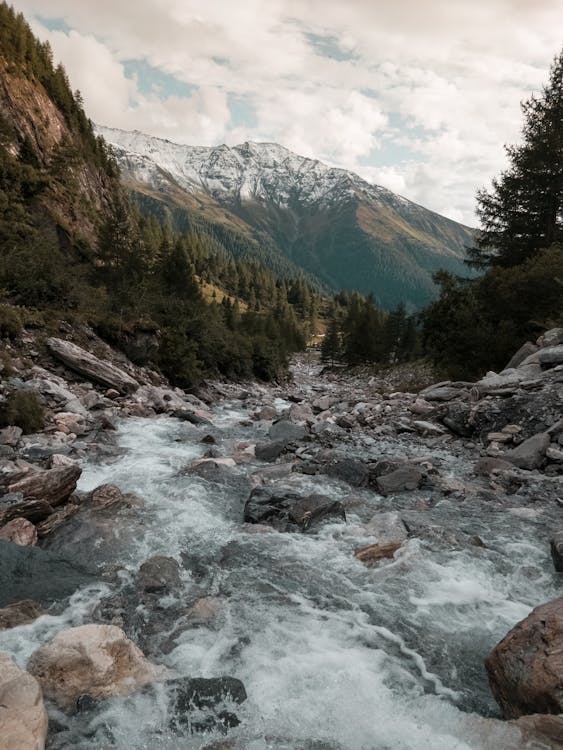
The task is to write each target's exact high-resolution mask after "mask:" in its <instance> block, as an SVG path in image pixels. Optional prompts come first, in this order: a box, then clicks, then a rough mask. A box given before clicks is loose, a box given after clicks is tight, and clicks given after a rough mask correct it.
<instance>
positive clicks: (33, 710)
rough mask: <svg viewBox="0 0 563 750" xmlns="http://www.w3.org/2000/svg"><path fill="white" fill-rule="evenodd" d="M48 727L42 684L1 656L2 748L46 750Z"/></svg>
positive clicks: (0, 716)
mask: <svg viewBox="0 0 563 750" xmlns="http://www.w3.org/2000/svg"><path fill="white" fill-rule="evenodd" d="M47 727H48V718H47V711H46V710H45V706H44V704H43V695H42V693H41V687H40V686H39V683H38V682H37V680H36V679H35V678H34V677H32V676H31V675H30V674H28V673H27V672H24V670H23V669H20V667H18V666H17V664H15V663H14V662H13V661H12V659H11V658H10V657H9V656H8V654H4V653H1V652H0V747H2V748H4V749H5V750H43V748H44V747H45V740H46V737H47Z"/></svg>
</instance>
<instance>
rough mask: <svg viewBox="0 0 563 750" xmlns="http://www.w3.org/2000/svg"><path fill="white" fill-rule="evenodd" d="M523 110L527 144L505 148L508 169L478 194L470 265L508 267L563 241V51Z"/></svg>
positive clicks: (524, 133) (524, 104)
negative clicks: (477, 224) (477, 229)
mask: <svg viewBox="0 0 563 750" xmlns="http://www.w3.org/2000/svg"><path fill="white" fill-rule="evenodd" d="M522 112H523V115H524V125H523V128H522V135H523V143H522V145H519V146H507V147H506V153H507V155H508V157H509V159H510V167H509V168H508V169H507V170H506V171H504V172H502V173H501V175H500V177H498V178H496V179H494V180H493V187H492V190H491V191H488V190H480V191H479V192H478V194H477V203H478V207H477V215H478V216H479V219H480V220H481V232H480V234H479V237H478V239H477V243H476V246H475V247H474V248H472V249H470V251H469V264H470V265H474V266H476V267H478V268H485V267H487V266H502V267H504V268H510V267H512V266H515V265H518V264H520V263H523V262H524V261H525V260H527V259H528V258H530V257H532V256H533V255H535V253H537V252H538V250H540V249H542V248H546V247H549V246H550V245H552V244H553V243H555V242H560V241H562V240H563V134H562V131H563V51H562V52H560V53H559V55H558V56H557V57H556V58H555V60H554V63H553V65H552V67H551V72H550V78H549V83H548V84H547V85H546V86H544V88H543V90H542V93H541V96H539V97H536V96H532V97H530V98H529V99H528V100H527V101H525V102H524V103H523V104H522Z"/></svg>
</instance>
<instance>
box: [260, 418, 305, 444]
mask: <svg viewBox="0 0 563 750" xmlns="http://www.w3.org/2000/svg"><path fill="white" fill-rule="evenodd" d="M268 435H269V437H270V438H271V439H272V440H273V441H276V442H277V441H282V440H285V442H286V443H291V442H293V441H294V440H303V438H304V437H305V436H306V435H307V428H306V427H303V426H302V425H298V424H294V423H293V422H290V421H288V420H286V419H280V420H279V421H278V422H274V424H273V425H272V426H271V427H270V430H269V432H268Z"/></svg>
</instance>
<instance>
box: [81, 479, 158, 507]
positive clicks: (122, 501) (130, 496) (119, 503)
mask: <svg viewBox="0 0 563 750" xmlns="http://www.w3.org/2000/svg"><path fill="white" fill-rule="evenodd" d="M87 498H88V500H89V501H90V502H91V503H92V505H94V506H96V507H98V508H109V507H112V508H124V507H125V508H130V507H131V506H132V505H143V504H144V500H143V499H142V498H141V497H139V496H138V495H135V494H134V493H133V492H122V491H121V490H120V489H119V487H116V485H115V484H100V485H99V486H98V487H96V488H95V489H94V490H92V492H90V494H89V495H88V496H87Z"/></svg>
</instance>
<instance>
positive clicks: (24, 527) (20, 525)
mask: <svg viewBox="0 0 563 750" xmlns="http://www.w3.org/2000/svg"><path fill="white" fill-rule="evenodd" d="M0 539H2V540H4V541H6V542H13V543H14V544H19V545H20V546H21V547H31V546H33V545H34V544H37V529H36V528H35V526H34V525H33V524H32V523H31V522H30V521H27V520H26V519H25V518H14V520H13V521H9V522H8V523H7V524H6V525H5V526H2V528H0Z"/></svg>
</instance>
